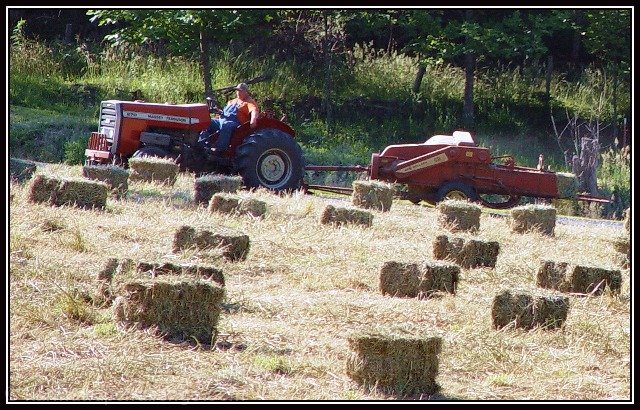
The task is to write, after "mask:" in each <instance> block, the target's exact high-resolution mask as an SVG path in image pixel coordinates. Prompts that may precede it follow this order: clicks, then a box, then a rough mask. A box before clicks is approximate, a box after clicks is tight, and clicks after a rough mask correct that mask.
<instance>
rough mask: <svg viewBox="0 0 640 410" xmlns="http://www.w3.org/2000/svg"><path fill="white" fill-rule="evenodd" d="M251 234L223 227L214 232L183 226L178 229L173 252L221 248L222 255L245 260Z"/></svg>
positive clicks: (235, 259) (233, 259)
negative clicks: (219, 230)
mask: <svg viewBox="0 0 640 410" xmlns="http://www.w3.org/2000/svg"><path fill="white" fill-rule="evenodd" d="M249 247H250V241H249V236H248V235H245V234H242V233H238V232H234V231H232V230H230V229H223V230H222V231H221V232H218V233H214V232H211V231H208V230H206V229H202V230H196V229H194V228H191V227H189V226H183V227H181V228H179V229H178V231H176V233H175V235H174V240H173V252H174V253H177V252H179V251H181V250H184V249H189V248H195V249H196V250H198V251H206V250H211V249H219V250H221V252H222V256H223V257H224V258H226V259H229V260H231V261H239V260H245V259H246V258H247V254H248V252H249Z"/></svg>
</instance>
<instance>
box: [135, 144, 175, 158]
mask: <svg viewBox="0 0 640 410" xmlns="http://www.w3.org/2000/svg"><path fill="white" fill-rule="evenodd" d="M131 157H132V158H142V157H156V158H167V157H169V153H168V152H167V151H165V150H163V149H162V148H160V147H154V146H153V145H147V146H144V147H142V148H140V149H139V150H137V151H136V152H134V153H133V155H132V156H131Z"/></svg>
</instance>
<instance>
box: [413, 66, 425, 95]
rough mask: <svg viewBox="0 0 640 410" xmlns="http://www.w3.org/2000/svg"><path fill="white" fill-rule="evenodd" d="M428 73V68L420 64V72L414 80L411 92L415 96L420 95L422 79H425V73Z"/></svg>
mask: <svg viewBox="0 0 640 410" xmlns="http://www.w3.org/2000/svg"><path fill="white" fill-rule="evenodd" d="M426 71H427V67H425V65H424V64H422V63H420V64H418V72H417V73H416V77H415V79H414V80H413V86H412V87H411V92H412V93H414V94H418V92H419V91H420V85H422V79H423V78H424V73H425V72H426Z"/></svg>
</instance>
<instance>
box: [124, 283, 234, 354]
mask: <svg viewBox="0 0 640 410" xmlns="http://www.w3.org/2000/svg"><path fill="white" fill-rule="evenodd" d="M224 294H225V291H224V288H223V287H221V286H218V285H217V284H215V283H214V282H211V281H201V280H183V279H179V278H172V277H171V276H166V277H162V279H153V280H138V281H129V282H126V283H124V284H123V285H122V286H121V288H120V289H119V290H118V297H117V298H116V300H115V302H114V316H115V319H116V321H117V322H118V323H119V324H120V325H124V326H126V327H138V328H151V327H155V328H157V330H158V331H159V332H160V333H161V334H163V335H164V336H165V337H167V338H169V339H172V340H180V341H185V340H190V339H195V340H197V341H198V343H202V344H207V345H212V344H214V343H215V339H216V336H217V325H218V320H219V317H220V312H221V309H222V301H223V298H224Z"/></svg>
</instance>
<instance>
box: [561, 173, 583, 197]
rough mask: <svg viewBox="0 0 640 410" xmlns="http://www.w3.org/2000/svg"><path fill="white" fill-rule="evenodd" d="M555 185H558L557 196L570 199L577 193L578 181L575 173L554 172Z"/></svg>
mask: <svg viewBox="0 0 640 410" xmlns="http://www.w3.org/2000/svg"><path fill="white" fill-rule="evenodd" d="M556 186H557V187H558V198H560V199H570V198H575V197H576V196H577V195H578V189H579V187H580V183H579V181H578V178H577V177H576V175H575V174H571V173H568V172H556Z"/></svg>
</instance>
